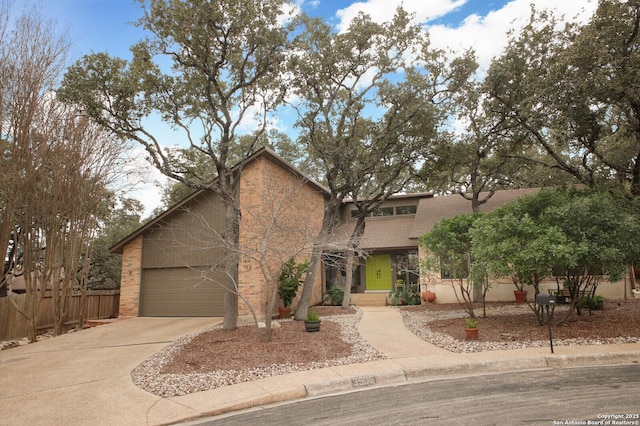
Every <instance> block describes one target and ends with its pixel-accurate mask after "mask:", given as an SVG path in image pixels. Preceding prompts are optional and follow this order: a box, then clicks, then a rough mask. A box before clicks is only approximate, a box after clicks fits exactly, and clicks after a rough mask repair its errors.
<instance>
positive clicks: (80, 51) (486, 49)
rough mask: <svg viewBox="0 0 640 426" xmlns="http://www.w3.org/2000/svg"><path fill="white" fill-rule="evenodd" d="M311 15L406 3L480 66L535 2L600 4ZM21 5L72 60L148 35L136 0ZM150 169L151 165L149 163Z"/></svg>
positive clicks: (444, 0) (343, 17)
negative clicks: (61, 34)
mask: <svg viewBox="0 0 640 426" xmlns="http://www.w3.org/2000/svg"><path fill="white" fill-rule="evenodd" d="M295 2H296V4H297V6H298V7H300V8H301V9H302V10H303V11H304V12H306V13H307V14H308V15H311V16H316V17H322V18H323V19H324V20H325V21H326V22H328V23H330V24H331V25H333V26H334V27H335V28H336V29H338V30H342V29H344V28H346V27H347V26H348V24H349V21H350V20H351V19H352V18H353V17H354V16H355V15H356V14H357V13H359V12H365V13H367V14H369V15H370V16H371V17H372V18H373V19H374V20H375V21H378V22H384V21H386V20H388V19H390V18H391V17H392V16H393V13H394V12H395V10H396V8H397V7H398V6H399V5H401V4H402V5H403V6H404V8H405V9H406V10H408V11H409V12H412V13H414V14H415V19H416V21H417V22H419V23H421V24H423V25H424V27H425V28H426V30H427V31H428V32H429V34H430V40H431V43H432V45H433V47H436V48H451V49H455V50H464V49H468V48H474V49H475V51H476V54H477V55H478V59H479V63H480V67H481V69H486V68H487V67H488V65H489V63H490V61H491V58H492V57H494V56H496V55H498V54H499V53H500V52H501V50H502V49H503V48H504V46H505V44H506V40H507V36H506V33H507V31H508V30H509V29H512V28H515V29H517V28H518V27H519V26H521V25H522V24H523V23H524V22H526V20H527V19H528V17H529V14H530V11H531V4H534V5H535V6H536V8H538V9H554V10H555V11H556V12H557V13H559V14H560V15H563V16H565V17H566V19H568V20H571V21H578V22H585V21H586V20H587V19H588V18H589V17H590V16H591V15H592V13H593V11H594V10H595V8H596V6H597V2H596V1H595V0H570V1H558V0H488V1H484V0H361V1H349V0H342V1H340V0H296V1H295ZM15 3H17V4H20V5H21V6H19V7H24V8H27V10H28V8H34V9H35V10H37V11H38V12H39V13H40V14H41V15H43V16H45V17H49V18H51V19H52V20H53V21H54V22H55V24H56V25H57V26H58V28H59V29H60V30H61V31H65V32H66V33H67V34H68V36H69V39H70V41H71V43H72V47H71V52H70V57H69V62H70V64H71V63H73V62H75V60H77V59H79V58H80V57H82V56H83V55H85V54H90V53H92V52H95V53H97V52H108V53H109V54H110V55H112V56H118V57H121V58H125V59H128V58H130V52H129V47H130V46H131V45H133V44H135V43H136V42H137V41H139V40H141V39H142V38H144V35H145V34H144V32H143V31H142V30H141V29H140V28H137V27H136V26H135V25H134V23H135V22H136V21H137V20H138V19H139V18H140V16H141V15H142V9H141V8H140V5H139V1H136V0H16V1H15ZM147 167H148V168H149V169H151V166H147ZM156 180H158V181H162V177H161V175H160V174H159V173H154V172H152V171H150V173H149V176H148V178H147V179H146V180H145V181H142V182H140V184H139V185H138V188H137V189H136V191H135V192H134V193H132V196H135V197H136V198H138V199H140V200H141V201H142V202H143V203H144V204H145V206H146V208H147V211H146V213H147V214H148V213H150V211H151V210H152V209H153V208H155V207H157V206H158V205H159V204H160V195H159V190H158V189H157V187H156V186H155V185H154V183H153V182H154V181H156Z"/></svg>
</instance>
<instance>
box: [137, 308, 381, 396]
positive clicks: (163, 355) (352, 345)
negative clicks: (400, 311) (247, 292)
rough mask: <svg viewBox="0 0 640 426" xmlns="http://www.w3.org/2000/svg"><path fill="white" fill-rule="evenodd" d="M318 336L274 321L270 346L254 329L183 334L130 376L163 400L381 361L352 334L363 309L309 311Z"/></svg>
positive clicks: (291, 323)
mask: <svg viewBox="0 0 640 426" xmlns="http://www.w3.org/2000/svg"><path fill="white" fill-rule="evenodd" d="M314 310H316V311H318V313H319V314H320V316H321V317H322V325H321V332H319V333H307V332H306V331H305V329H304V323H302V322H300V321H293V320H283V321H277V322H276V323H277V324H278V326H276V327H274V328H272V332H273V336H272V342H271V343H264V342H262V340H261V335H260V334H259V332H258V331H257V329H256V327H255V326H253V325H246V326H241V327H238V329H237V330H234V331H232V332H229V331H224V330H222V329H221V328H219V327H218V328H211V329H208V330H205V331H202V332H198V333H194V334H191V335H188V336H185V337H183V338H181V339H179V340H177V341H176V342H174V343H173V344H171V345H170V346H168V347H167V348H165V349H164V350H162V351H160V352H158V353H157V354H155V355H153V356H152V357H150V358H149V359H147V360H146V361H144V362H143V363H142V364H140V365H139V366H138V367H136V368H135V369H134V370H133V372H132V373H131V377H132V378H133V381H134V383H135V384H136V385H138V386H140V387H141V388H143V389H145V390H147V391H149V392H151V393H154V394H156V395H160V396H163V397H169V396H176V395H185V394H188V393H192V392H198V391H203V390H208V389H214V388H218V387H222V386H227V385H233V384H236V383H241V382H247V381H252V380H257V379H262V378H265V377H271V376H277V375H281V374H288V373H292V372H296V371H303V370H311V369H315V368H324V367H331V366H336V365H345V364H352V363H358V362H367V361H373V360H376V359H383V358H385V356H384V355H383V354H381V353H380V352H378V351H377V350H376V349H375V348H373V347H372V346H371V345H369V344H368V343H367V342H366V341H365V340H364V339H362V337H361V336H360V334H359V333H358V331H357V326H358V322H359V321H360V318H362V311H360V310H357V309H354V308H350V309H349V310H348V311H347V312H348V313H347V314H344V311H342V310H340V308H331V307H321V308H317V309H316V308H314Z"/></svg>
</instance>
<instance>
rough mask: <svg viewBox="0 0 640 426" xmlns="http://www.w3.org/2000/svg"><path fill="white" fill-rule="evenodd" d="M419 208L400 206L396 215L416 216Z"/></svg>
mask: <svg viewBox="0 0 640 426" xmlns="http://www.w3.org/2000/svg"><path fill="white" fill-rule="evenodd" d="M416 209H417V206H398V207H396V214H397V215H401V214H416Z"/></svg>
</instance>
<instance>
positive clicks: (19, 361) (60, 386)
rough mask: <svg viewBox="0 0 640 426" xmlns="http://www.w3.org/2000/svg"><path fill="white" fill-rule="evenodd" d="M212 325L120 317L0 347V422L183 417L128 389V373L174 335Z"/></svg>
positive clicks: (135, 421) (132, 421)
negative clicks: (36, 341) (96, 324)
mask: <svg viewBox="0 0 640 426" xmlns="http://www.w3.org/2000/svg"><path fill="white" fill-rule="evenodd" d="M220 322H221V319H220V318H130V319H121V320H118V321H115V322H114V323H112V324H107V325H101V326H98V327H94V328H90V329H85V330H82V331H79V332H75V333H69V334H66V335H63V336H59V337H56V338H53V339H48V340H45V341H42V342H38V343H35V344H30V345H26V346H21V347H17V348H13V349H9V350H5V351H1V352H0V425H26V424H29V425H44V424H46V425H87V424H91V425H145V424H159V423H168V422H171V421H174V420H179V419H181V418H184V416H185V413H184V412H182V410H181V407H176V406H175V405H176V404H175V403H172V402H171V401H168V400H164V399H163V398H161V397H159V396H156V395H153V394H151V393H149V392H146V391H144V390H142V389H140V388H138V387H137V386H135V385H134V384H133V382H132V380H131V371H132V370H133V369H134V368H135V367H136V366H137V365H138V364H140V363H141V362H142V361H144V360H145V359H146V358H148V357H149V356H151V355H152V354H154V353H156V352H158V351H159V350H160V349H162V348H163V347H165V346H167V345H168V344H170V343H171V342H172V341H174V340H175V339H177V338H179V337H181V336H184V335H186V334H189V333H192V332H195V331H198V330H200V329H203V328H206V327H209V326H212V325H215V324H219V323H220ZM152 408H153V410H151V409H152ZM151 412H153V417H154V418H153V419H151V418H148V417H149V415H150V413H151Z"/></svg>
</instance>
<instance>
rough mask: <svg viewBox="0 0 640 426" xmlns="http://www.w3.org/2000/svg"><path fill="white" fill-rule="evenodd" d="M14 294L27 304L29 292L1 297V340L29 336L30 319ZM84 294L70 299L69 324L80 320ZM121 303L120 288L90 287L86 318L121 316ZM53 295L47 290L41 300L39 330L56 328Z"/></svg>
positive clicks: (23, 303) (75, 294)
mask: <svg viewBox="0 0 640 426" xmlns="http://www.w3.org/2000/svg"><path fill="white" fill-rule="evenodd" d="M10 297H11V298H13V299H14V300H15V301H16V304H17V305H18V306H19V307H20V308H21V309H23V308H24V307H25V306H26V304H27V295H26V294H12V295H10V296H7V297H0V341H2V340H10V339H20V338H23V337H25V336H27V321H26V320H25V319H24V317H23V316H22V315H20V313H19V312H18V310H16V308H15V307H14V306H13V304H12V303H11V300H9V298H10ZM81 301H82V297H81V294H80V293H74V294H73V295H72V297H71V298H69V299H68V301H67V303H68V310H67V320H66V322H65V324H67V327H69V326H73V325H76V324H78V322H79V321H80V313H81ZM119 303H120V291H119V290H90V291H87V293H86V294H85V305H86V307H85V309H86V310H85V316H84V319H85V320H91V319H105V318H115V317H117V316H118V307H119ZM53 323H54V318H53V297H52V296H51V294H46V295H45V296H44V298H43V299H42V302H41V303H40V312H39V316H38V326H37V327H38V330H45V329H48V328H52V327H53Z"/></svg>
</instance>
